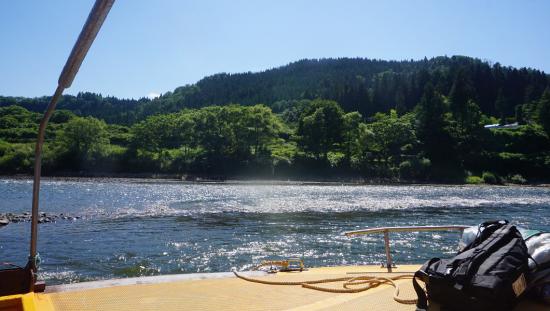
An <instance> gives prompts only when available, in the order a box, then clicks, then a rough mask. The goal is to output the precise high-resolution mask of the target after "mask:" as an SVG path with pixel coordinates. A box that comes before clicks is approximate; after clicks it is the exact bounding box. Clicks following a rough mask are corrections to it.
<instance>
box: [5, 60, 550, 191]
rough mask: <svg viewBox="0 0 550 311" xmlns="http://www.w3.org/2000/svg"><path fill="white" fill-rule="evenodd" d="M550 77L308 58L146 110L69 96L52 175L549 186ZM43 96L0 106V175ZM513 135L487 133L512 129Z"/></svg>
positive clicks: (180, 91) (25, 138)
mask: <svg viewBox="0 0 550 311" xmlns="http://www.w3.org/2000/svg"><path fill="white" fill-rule="evenodd" d="M549 85H550V77H549V76H548V75H546V74H545V73H543V72H541V71H537V70H533V69H525V68H522V69H516V68H511V67H504V66H501V65H499V64H489V63H487V62H483V61H481V60H478V59H473V58H468V57H450V58H449V57H438V58H433V59H430V60H428V59H424V60H420V61H382V60H369V59H323V60H302V61H298V62H295V63H291V64H289V65H287V66H283V67H280V68H275V69H270V70H266V71H264V72H259V73H242V74H231V75H230V74H218V75H214V76H210V77H206V78H204V79H202V80H200V81H199V82H197V83H196V84H193V85H187V86H182V87H179V88H177V89H176V90H174V91H173V92H168V93H166V94H163V95H162V96H161V97H160V98H157V99H154V100H150V99H146V98H142V99H139V100H133V99H117V98H113V97H102V96H101V95H97V94H93V93H80V94H78V95H77V96H70V95H66V96H63V98H62V99H61V102H60V103H59V105H58V109H59V110H58V111H57V112H56V113H55V114H54V116H53V117H52V120H51V124H50V126H49V128H48V133H47V140H46V144H45V149H44V151H45V156H44V165H43V168H44V173H45V174H46V175H47V174H50V175H56V174H65V175H89V174H107V175H108V174H145V175H147V174H169V175H178V176H179V175H181V176H193V177H196V176H198V177H206V178H221V179H224V178H231V177H238V176H240V177H244V176H252V177H261V178H285V179H286V178H296V179H309V178H316V179H318V178H322V179H327V178H328V179H334V178H344V179H350V178H354V179H383V180H391V181H452V182H468V183H480V182H486V183H502V182H515V183H525V182H528V181H532V182H541V181H547V180H548V178H549V177H548V176H550V139H549V133H550V86H549ZM48 99H49V98H48V97H41V98H14V97H0V173H2V174H14V173H24V174H28V173H31V172H32V169H31V166H32V157H33V154H32V151H33V142H34V140H35V138H36V132H37V127H38V122H39V120H40V113H41V112H42V111H43V110H44V109H45V107H46V105H47V102H48ZM515 122H517V123H518V125H517V126H513V127H510V128H492V129H489V128H485V127H484V126H485V125H489V124H509V123H515Z"/></svg>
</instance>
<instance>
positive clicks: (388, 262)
mask: <svg viewBox="0 0 550 311" xmlns="http://www.w3.org/2000/svg"><path fill="white" fill-rule="evenodd" d="M384 247H385V249H386V268H387V269H388V272H391V270H392V265H393V263H392V259H391V251H390V234H389V232H388V230H385V231H384Z"/></svg>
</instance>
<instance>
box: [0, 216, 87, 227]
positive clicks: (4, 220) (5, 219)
mask: <svg viewBox="0 0 550 311" xmlns="http://www.w3.org/2000/svg"><path fill="white" fill-rule="evenodd" d="M77 219H80V216H70V215H66V214H63V213H61V214H48V213H40V214H39V218H38V223H39V224H43V223H50V222H56V221H58V220H68V221H74V220H77ZM30 221H31V214H30V213H21V214H15V213H4V214H3V213H0V227H4V226H7V225H9V224H10V223H18V222H30Z"/></svg>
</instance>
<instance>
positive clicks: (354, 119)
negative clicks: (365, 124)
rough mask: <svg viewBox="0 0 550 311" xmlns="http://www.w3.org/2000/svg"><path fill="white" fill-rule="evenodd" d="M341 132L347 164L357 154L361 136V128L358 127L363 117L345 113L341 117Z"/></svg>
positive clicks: (356, 113) (355, 113) (357, 113)
mask: <svg viewBox="0 0 550 311" xmlns="http://www.w3.org/2000/svg"><path fill="white" fill-rule="evenodd" d="M342 119H343V131H344V135H343V136H344V153H345V159H346V161H347V162H348V164H349V163H350V162H351V158H352V156H353V155H354V154H356V153H357V152H358V147H359V136H360V134H361V128H360V127H359V125H360V124H361V121H362V120H363V117H362V116H361V114H360V113H359V112H356V111H355V112H350V113H346V114H345V115H344V116H343V117H342Z"/></svg>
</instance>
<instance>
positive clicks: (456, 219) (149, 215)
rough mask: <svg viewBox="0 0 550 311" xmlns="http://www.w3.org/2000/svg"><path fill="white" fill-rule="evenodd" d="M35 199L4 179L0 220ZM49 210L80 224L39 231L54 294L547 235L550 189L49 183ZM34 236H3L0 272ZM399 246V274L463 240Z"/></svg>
mask: <svg viewBox="0 0 550 311" xmlns="http://www.w3.org/2000/svg"><path fill="white" fill-rule="evenodd" d="M31 191H32V182H31V181H29V180H12V179H4V180H0V198H1V199H0V213H6V212H13V213H22V212H28V211H30V203H31ZM41 211H43V212H48V213H54V214H60V213H64V214H70V215H74V216H81V217H82V219H79V220H76V221H65V220H60V221H58V222H56V223H47V224H41V225H40V227H39V244H38V249H39V252H40V255H41V257H42V260H43V262H42V265H41V270H40V271H41V275H42V277H43V278H44V279H45V280H46V281H47V282H48V283H49V284H56V283H68V282H79V281H86V280H96V279H105V278H113V277H130V276H140V275H157V274H171V273H192V272H220V271H229V270H230V269H231V268H232V267H236V268H238V269H247V268H249V267H251V266H252V265H255V264H257V263H259V261H261V260H263V259H268V258H269V259H280V258H285V257H303V258H304V260H305V263H306V265H309V266H319V265H324V266H326V265H343V264H379V263H380V262H382V261H384V258H385V257H384V252H383V243H382V237H381V235H371V236H364V237H358V238H347V237H345V236H343V232H345V231H349V230H355V229H359V228H364V227H373V226H399V225H437V224H466V225H475V224H478V223H480V222H482V221H485V220H490V219H508V220H510V221H512V222H514V223H515V224H517V225H520V226H524V227H528V228H531V229H538V230H545V231H550V189H549V188H534V187H489V186H487V187H485V186H484V187H468V186H417V185H412V186H349V185H338V186H335V185H297V184H288V185H286V184H285V185H253V184H244V185H243V184H188V183H180V182H162V181H160V182H159V181H151V180H140V181H136V180H94V181H86V180H76V181H73V180H72V181H60V180H44V181H43V182H42V192H41ZM29 230H30V224H29V223H12V224H9V225H8V226H6V227H3V228H0V262H6V261H7V262H12V263H16V264H19V265H24V264H25V262H26V258H27V256H28V254H27V253H28V238H29ZM391 236H392V238H391V239H392V248H393V257H394V259H395V261H396V263H397V264H398V265H399V264H405V263H420V262H423V261H424V260H427V259H429V258H431V257H434V256H450V255H452V254H453V252H454V251H455V250H456V244H457V241H458V235H457V233H442V232H434V233H403V234H397V233H396V234H392V235H391Z"/></svg>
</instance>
